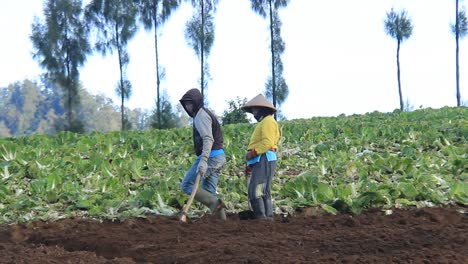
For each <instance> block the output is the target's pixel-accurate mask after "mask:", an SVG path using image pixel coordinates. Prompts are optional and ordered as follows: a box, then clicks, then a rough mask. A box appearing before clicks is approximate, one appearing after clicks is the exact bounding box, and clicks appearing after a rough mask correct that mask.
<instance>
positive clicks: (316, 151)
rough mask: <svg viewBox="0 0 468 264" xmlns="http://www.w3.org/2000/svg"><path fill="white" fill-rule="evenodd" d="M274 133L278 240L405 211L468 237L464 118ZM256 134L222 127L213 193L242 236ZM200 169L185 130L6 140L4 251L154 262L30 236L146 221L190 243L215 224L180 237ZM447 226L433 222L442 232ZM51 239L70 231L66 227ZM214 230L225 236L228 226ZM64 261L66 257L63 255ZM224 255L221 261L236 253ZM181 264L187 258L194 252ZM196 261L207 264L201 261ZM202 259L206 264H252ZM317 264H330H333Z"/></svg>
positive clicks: (363, 118) (379, 116)
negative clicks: (247, 161) (193, 176)
mask: <svg viewBox="0 0 468 264" xmlns="http://www.w3.org/2000/svg"><path fill="white" fill-rule="evenodd" d="M279 127H280V130H281V139H280V143H279V152H278V153H279V160H278V169H277V174H276V176H275V178H274V180H273V187H272V196H273V203H274V210H275V215H276V218H275V219H277V221H275V222H273V223H268V224H267V227H269V228H273V229H275V228H276V227H275V225H280V224H288V223H291V222H294V219H297V217H305V216H308V217H309V218H312V221H314V222H317V223H318V222H321V221H323V219H326V218H327V217H328V218H330V219H333V217H345V219H363V218H362V217H363V216H365V215H367V214H369V213H370V212H375V213H377V214H380V215H382V216H386V215H387V216H388V217H392V216H394V215H400V214H403V212H409V211H408V210H415V209H421V210H430V209H429V208H453V209H454V210H455V211H456V212H457V213H458V216H453V217H451V218H450V219H453V218H456V219H458V220H457V221H460V223H461V224H463V227H462V229H464V230H465V234H466V229H465V228H466V227H467V223H468V221H467V218H466V213H467V205H468V162H467V155H468V142H467V135H468V108H467V107H457V108H450V107H445V108H441V109H421V110H416V111H413V112H400V111H394V112H392V113H380V112H372V113H367V114H364V115H351V116H345V115H341V116H338V117H314V118H310V119H297V120H290V121H280V122H279ZM253 128H254V124H236V125H226V126H223V133H224V143H225V151H226V155H227V164H226V167H225V169H224V171H223V174H222V178H221V179H220V185H219V188H218V193H219V197H220V198H222V199H223V200H224V201H225V202H226V204H227V210H228V213H229V216H230V217H229V218H228V221H227V222H230V221H232V222H234V223H235V224H234V225H235V226H236V227H235V228H234V227H232V228H234V229H236V228H237V229H236V230H237V231H238V232H240V233H242V232H243V231H245V232H247V233H248V232H249V230H244V229H243V228H248V227H242V225H244V224H245V225H246V226H248V225H251V224H252V223H254V222H256V221H252V220H249V221H239V220H238V218H236V215H237V214H238V213H239V212H241V211H243V210H246V209H247V208H248V204H247V199H246V198H247V197H246V186H245V180H244V178H243V176H244V175H243V169H244V154H245V148H246V146H247V143H248V140H249V138H250V135H251V133H252V131H253ZM194 159H195V156H194V154H193V146H192V132H191V129H190V128H178V129H171V130H145V131H125V132H112V133H100V132H93V133H90V134H86V135H80V134H73V133H67V132H63V133H59V134H56V135H33V136H25V137H17V138H1V139H0V224H1V225H2V226H3V227H4V228H3V229H2V230H3V231H2V232H3V233H1V232H0V234H3V235H0V242H1V241H7V240H8V241H10V239H11V240H12V241H15V243H19V242H21V243H29V244H28V247H30V246H31V245H32V244H31V243H33V242H34V243H33V244H34V245H35V247H38V246H39V245H40V246H41V247H45V248H44V250H43V252H45V253H42V254H46V253H47V252H48V250H49V251H50V248H48V246H49V245H55V246H57V245H59V246H60V245H61V246H62V247H61V250H62V251H63V252H67V250H68V252H71V251H73V252H74V253H73V254H75V255H73V256H74V257H73V256H71V255H69V257H71V259H80V256H79V253H77V252H82V251H86V252H93V254H95V255H93V256H95V257H96V259H93V260H90V261H91V262H94V261H95V262H96V263H98V262H99V261H109V259H112V257H113V258H117V257H122V258H123V259H121V260H120V261H123V262H116V263H134V262H132V261H135V262H140V261H150V262H152V261H155V259H152V258H149V259H143V260H142V259H140V260H138V259H137V258H132V257H131V256H130V257H129V255H125V254H124V255H111V254H108V255H106V253H103V252H104V251H99V250H98V246H96V245H95V247H94V248H93V247H90V246H89V245H88V246H87V247H86V246H84V247H83V248H81V247H79V246H71V245H68V247H67V246H66V245H64V244H63V243H64V242H63V241H65V240H66V241H68V240H67V239H64V240H61V241H55V242H53V241H54V240H53V239H49V240H47V239H46V237H45V235H44V234H43V235H42V237H38V236H39V235H38V234H36V235H35V236H34V235H32V234H33V233H34V232H33V231H31V230H33V229H41V228H42V227H44V225H45V224H44V223H47V224H50V225H59V224H58V223H66V221H71V220H70V219H76V220H77V221H79V222H77V223H74V224H73V225H78V223H88V222H86V221H92V222H93V223H94V222H95V223H100V224H103V223H108V224H113V223H131V224H130V225H131V226H132V225H135V226H139V225H142V224H141V221H146V222H145V223H146V224H148V221H150V223H153V225H154V227H155V228H156V229H158V227H157V225H158V224H159V225H162V226H164V223H166V224H167V223H169V222H170V223H172V224H174V225H175V226H176V227H174V229H173V231H174V230H176V231H177V232H179V233H178V235H177V237H179V236H180V237H181V239H182V240H184V234H185V235H187V234H188V233H189V231H188V230H191V229H190V225H197V224H198V225H201V224H202V223H205V222H206V221H208V220H206V219H205V218H204V217H203V216H204V215H206V213H207V211H206V209H205V208H204V207H203V206H200V205H199V204H197V203H195V204H194V205H193V206H192V208H191V210H190V216H191V218H192V220H193V222H192V223H189V224H187V226H189V227H187V226H184V225H182V226H180V225H179V224H178V223H177V221H176V220H174V217H175V216H176V215H177V213H178V212H179V211H180V209H181V207H182V206H183V205H184V203H185V202H186V200H187V198H188V196H187V195H185V194H184V193H183V192H182V191H181V190H180V188H179V184H180V182H181V180H182V178H183V176H184V174H185V172H186V170H187V169H188V168H189V167H190V165H191V163H192V162H193V160H194ZM438 210H439V209H438ZM426 212H429V211H426ZM428 214H430V213H428ZM350 217H351V218H350ZM318 218H320V219H321V220H318ZM142 219H146V220H142ZM150 219H153V220H150ZM156 219H157V220H156ZM161 219H168V220H161ZM171 219H172V220H171ZM289 219H291V220H289ZM314 219H315V220H314ZM379 219H380V218H379ZM382 219H383V218H382ZM428 219H429V218H428ZM441 219H442V220H441ZM441 219H438V220H439V221H440V222H444V221H445V220H444V219H445V218H441ZM309 220H310V219H309ZM436 220H437V219H436ZM80 221H82V222H80ZM158 221H163V223H161V222H158ZM164 221H169V222H164ZM171 221H172V222H171ZM330 221H333V220H330ZM337 221H338V222H339V221H345V222H343V223H344V224H345V227H346V226H348V225H347V223H348V222H346V221H347V220H337ZM353 221H357V222H353V223H351V225H357V224H358V223H360V221H364V220H353ZM379 221H380V220H379ZM382 221H383V220H382ZM436 222H437V221H436ZM447 222H448V223H452V222H450V221H449V220H447ZM40 223H43V224H40ZM138 223H140V224H138ZM243 223H244V224H243ZM452 224H453V223H452ZM209 225H212V224H209ZM226 225H227V226H230V225H231V226H232V225H233V223H231V224H228V223H226ZM127 226H128V225H127ZM262 226H265V225H264V224H263V225H262ZM338 226H339V224H338ZM32 227H34V228H33V229H29V228H32ZM49 228H50V227H49ZM56 228H58V229H60V228H62V229H63V230H65V228H64V227H63V226H62V227H60V226H59V227H56ZM285 228H286V227H285ZM296 228H297V227H296ZM299 228H302V229H304V230H305V229H306V227H305V226H302V227H299ZM458 228H460V226H458ZM18 230H20V231H21V230H23V231H24V230H30V231H27V232H26V231H25V232H19V233H21V234H22V235H20V236H19V237H20V238H15V237H16V236H17V234H18V232H17V231H18ZM184 230H185V231H184ZM215 230H218V231H219V232H220V233H222V232H223V229H222V228H221V227H216V228H215ZM270 231H271V229H270ZM174 232H175V231H174ZM231 232H234V231H232V230H231ZM304 232H305V231H304ZM457 233H459V232H457ZM15 234H16V235H15ZM25 234H29V235H25ZM88 235H89V236H91V235H90V234H88ZM126 236H128V234H127V235H126ZM2 237H5V238H4V239H3V240H2ZM460 239H461V240H460V241H458V244H459V245H461V246H462V247H463V246H464V245H465V246H466V245H467V243H468V242H467V241H468V238H467V237H466V235H462V238H460ZM78 240H79V239H78ZM116 240H117V238H116ZM28 241H29V242H28ZM171 241H172V240H171ZM59 242H60V243H59ZM153 242H154V241H153ZM179 242H180V241H179ZM83 243H84V242H82V244H83ZM132 243H133V242H132ZM135 243H137V242H135ZM172 243H174V241H172ZM460 243H461V244H460ZM0 245H1V243H0ZM135 246H136V245H135ZM270 246H275V247H280V246H281V245H278V244H276V243H275V245H270ZM3 248H4V249H5V248H8V246H6V245H4V246H3ZM175 248H176V247H173V249H174V250H175ZM116 249H117V248H116ZM109 250H110V249H109ZM205 250H208V251H209V249H206V248H205ZM143 251H144V250H143V249H142V248H139V251H135V252H139V253H138V254H135V255H140V256H143V255H141V254H142V253H141V252H143ZM153 251H154V249H153ZM63 252H62V253H60V254H64V255H66V253H63ZM105 252H107V251H105ZM161 252H162V251H161ZM223 252H224V251H223ZM223 252H221V253H219V252H218V254H221V255H223V256H228V255H229V254H230V252H224V253H223ZM305 252H308V251H307V250H306V251H305ZM177 253H180V254H181V252H179V251H175V252H172V253H170V254H169V253H168V254H169V255H171V254H172V256H173V257H174V254H176V255H177ZM192 253H193V252H192ZM231 253H233V252H231ZM234 253H236V252H234ZM57 254H58V253H55V255H53V256H54V257H53V259H54V258H55V257H56V256H57ZM67 254H71V253H67ZM185 254H186V255H184V256H186V257H187V254H188V253H187V252H185ZM200 254H201V253H200ZM236 254H238V253H236ZM246 254H247V253H246ZM317 254H318V253H317ZM461 254H462V259H460V256H458V259H457V258H455V260H468V259H463V257H467V258H468V256H467V255H466V253H461ZM46 255H47V254H46ZM253 255H254V254H252V256H253ZM51 256H52V255H51ZM103 256H104V257H105V258H102V257H103ZM189 256H192V257H194V256H198V257H200V255H196V253H193V255H189ZM296 256H297V254H296ZM125 257H127V258H125ZM205 257H206V258H200V259H205V260H210V259H211V260H212V261H213V262H214V261H215V260H217V261H221V260H222V261H228V262H229V260H231V262H239V263H245V261H246V260H245V259H238V260H236V261H234V259H232V258H231V259H229V258H226V259H221V258H209V257H208V256H205ZM45 259H47V258H45ZM125 259H126V260H127V261H128V262H125V261H124V260H125ZM190 259H191V258H190V257H187V259H186V260H187V261H184V259H183V258H180V259H177V258H175V259H174V258H167V259H160V261H156V262H162V263H175V262H178V263H185V262H190V261H188V260H190ZM291 259H293V258H291ZM16 260H18V259H16ZM98 260H99V261H98ZM114 260H115V261H117V259H114ZM322 260H323V261H321V262H327V261H326V258H324V259H322ZM338 260H340V257H339V256H335V257H334V258H331V259H330V262H334V261H338ZM361 260H364V259H361ZM377 260H378V259H376V261H377ZM386 260H391V258H389V259H386ZM452 260H453V259H452ZM12 262H15V261H14V260H12ZM19 262H21V261H19ZM26 262H27V261H26ZM26 262H24V263H26ZM85 262H87V261H84V262H76V263H85ZM205 262H206V261H205ZM207 262H210V261H207ZM261 262H262V261H261V260H258V261H253V263H261ZM265 262H267V263H268V262H269V261H264V263H265ZM280 262H281V261H280ZM285 262H290V261H285ZM300 262H301V261H298V262H297V263H300ZM305 262H308V261H307V259H306V261H305ZM370 262H373V261H370ZM403 262H404V261H403ZM455 262H456V261H455ZM50 263H55V262H50ZM68 263H75V262H73V261H72V262H68ZM99 263H107V262H99Z"/></svg>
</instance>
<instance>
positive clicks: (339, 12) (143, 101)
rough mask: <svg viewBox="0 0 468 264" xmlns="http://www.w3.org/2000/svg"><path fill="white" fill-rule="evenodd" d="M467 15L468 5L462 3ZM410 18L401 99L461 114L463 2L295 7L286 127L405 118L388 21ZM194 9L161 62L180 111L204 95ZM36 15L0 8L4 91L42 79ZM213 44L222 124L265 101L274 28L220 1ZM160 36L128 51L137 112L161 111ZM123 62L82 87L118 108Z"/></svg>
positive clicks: (184, 11)
mask: <svg viewBox="0 0 468 264" xmlns="http://www.w3.org/2000/svg"><path fill="white" fill-rule="evenodd" d="M460 2H461V4H462V6H464V5H466V3H465V1H460ZM392 7H393V8H395V10H396V11H400V10H402V9H403V8H404V9H405V10H407V11H408V14H409V16H410V18H411V20H412V23H413V25H414V30H413V35H412V36H411V37H410V38H409V39H408V40H406V41H404V42H403V43H402V45H401V50H400V66H401V81H402V90H403V97H404V99H405V100H408V101H409V103H410V104H411V105H413V106H414V107H415V108H419V107H420V106H422V107H424V108H426V107H432V108H439V107H443V106H446V105H448V106H455V105H456V85H455V38H454V36H453V34H452V32H451V28H450V25H451V24H453V23H454V21H455V0H411V1H410V0H355V1H349V0H334V1H318V0H291V1H290V4H289V5H288V7H286V8H283V9H281V11H280V18H281V20H282V22H283V27H282V31H281V34H282V38H283V40H284V41H285V43H286V50H285V53H284V54H283V56H282V60H283V64H284V78H285V79H286V82H287V84H288V86H289V97H288V98H287V100H286V102H285V103H284V104H283V105H282V106H281V109H282V111H283V114H284V115H285V116H286V117H287V118H288V119H294V118H309V117H313V116H336V115H339V114H346V115H350V114H355V113H357V114H362V113H366V112H372V111H381V112H389V111H393V110H394V109H396V108H399V98H398V83H397V68H396V48H397V44H396V40H395V39H392V38H391V37H390V36H388V35H386V33H385V30H384V20H385V17H386V12H388V11H390V9H391V8H392ZM192 12H193V9H192V7H191V5H189V4H183V5H182V6H181V8H180V9H179V10H178V11H177V12H176V13H174V15H173V16H172V17H171V19H170V20H169V21H168V22H167V23H166V24H165V25H164V28H163V30H162V32H161V35H160V43H159V55H160V60H159V62H160V63H161V64H162V66H164V67H165V73H166V78H165V80H163V82H162V83H161V88H162V89H164V90H166V91H167V93H168V95H169V97H170V100H171V102H172V103H173V104H174V105H175V104H177V103H178V100H179V99H180V97H182V95H183V94H184V93H185V92H186V91H187V90H188V89H190V88H193V87H198V84H197V83H198V79H199V68H200V66H199V62H198V58H197V57H196V56H195V53H194V51H193V50H192V49H191V48H190V47H189V46H188V45H187V43H186V40H185V38H184V29H185V23H186V21H187V20H188V19H189V18H190V17H191V15H192ZM34 15H37V16H41V15H42V1H40V0H15V1H13V0H11V1H5V0H4V1H2V2H1V5H0V34H1V36H2V41H1V48H0V87H6V86H7V85H9V84H11V83H14V82H16V81H22V80H24V79H25V78H30V79H37V77H38V76H39V74H40V73H42V72H44V70H43V69H41V68H39V66H38V63H37V62H36V61H34V60H33V59H32V56H31V52H32V44H31V41H30V39H29V35H30V34H31V24H32V22H33V18H34ZM215 30H216V33H215V42H214V46H213V48H212V50H211V54H210V57H209V59H208V63H209V66H210V71H211V77H212V79H211V80H210V82H209V87H208V90H207V91H206V95H207V97H208V102H209V107H210V108H212V109H213V110H214V111H215V113H216V114H218V115H222V113H223V111H224V110H226V109H227V101H228V100H233V99H235V98H236V97H240V98H247V99H251V98H253V97H254V96H256V95H257V94H258V93H262V92H263V91H264V89H265V88H264V87H265V81H266V79H267V77H268V76H269V75H270V74H271V72H270V65H271V62H270V53H269V29H268V24H267V20H266V19H263V18H262V17H260V16H259V15H257V14H256V13H254V12H253V11H252V10H251V8H250V1H249V0H220V1H219V5H218V9H217V13H216V15H215ZM153 40H154V38H153V33H152V32H146V31H144V30H141V31H140V32H139V33H138V34H137V35H136V37H135V38H134V39H133V40H132V41H131V42H130V43H129V45H128V48H129V54H130V64H129V66H128V72H127V73H128V77H129V79H130V81H131V82H132V85H133V94H132V97H131V99H130V100H128V101H127V102H126V105H128V106H129V107H131V108H137V107H139V108H143V109H152V108H154V106H155V97H156V84H155V83H156V81H155V80H156V77H155V75H156V74H155V63H154V60H155V59H154V42H153ZM118 79H119V71H118V63H117V54H116V53H114V54H113V55H108V56H107V57H106V58H104V57H102V56H101V55H100V54H98V53H96V54H94V55H92V56H90V57H89V58H88V60H87V62H86V64H85V65H84V67H83V68H82V69H81V81H82V83H83V85H84V87H85V88H86V89H88V90H89V91H90V92H91V93H93V94H97V93H101V94H104V95H105V96H107V97H110V98H112V99H113V100H114V104H116V105H119V104H120V100H119V99H118V97H117V96H116V95H115V92H114V91H115V86H116V83H117V81H118ZM460 85H461V94H462V100H463V101H465V102H466V101H467V100H468V99H467V98H468V40H467V39H462V40H461V41H460Z"/></svg>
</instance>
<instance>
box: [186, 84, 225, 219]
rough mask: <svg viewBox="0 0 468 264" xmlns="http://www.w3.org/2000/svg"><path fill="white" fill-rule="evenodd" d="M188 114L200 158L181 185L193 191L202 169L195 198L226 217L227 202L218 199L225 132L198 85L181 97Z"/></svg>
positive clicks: (222, 216)
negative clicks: (217, 189)
mask: <svg viewBox="0 0 468 264" xmlns="http://www.w3.org/2000/svg"><path fill="white" fill-rule="evenodd" d="M180 103H181V104H182V106H183V107H184V109H185V111H186V112H187V114H188V115H189V116H190V117H192V118H193V128H192V129H193V144H194V148H195V154H196V155H197V159H196V160H195V162H194V163H193V165H192V166H191V167H190V169H189V170H188V172H187V173H186V174H185V177H184V179H183V180H182V183H181V185H180V186H181V189H182V190H183V191H184V192H185V193H187V194H191V193H192V189H193V185H194V184H195V180H196V178H197V174H198V173H200V174H201V176H202V180H201V182H200V188H198V190H197V192H196V193H195V200H197V201H199V202H200V203H202V204H204V205H206V206H207V207H208V208H210V211H211V213H212V214H216V215H218V216H219V217H220V219H221V220H226V212H225V209H224V208H225V206H224V203H223V202H222V201H221V200H220V199H218V197H217V195H216V188H217V186H218V180H219V176H220V171H221V169H222V168H223V167H224V164H225V163H226V156H225V154H224V150H223V132H222V131H221V126H220V124H219V122H218V119H216V116H215V115H214V114H213V113H211V112H210V111H209V110H208V109H206V108H205V107H204V105H203V96H202V95H201V93H200V91H199V90H198V89H195V88H194V89H190V90H188V91H187V92H186V93H185V94H184V96H182V98H181V99H180Z"/></svg>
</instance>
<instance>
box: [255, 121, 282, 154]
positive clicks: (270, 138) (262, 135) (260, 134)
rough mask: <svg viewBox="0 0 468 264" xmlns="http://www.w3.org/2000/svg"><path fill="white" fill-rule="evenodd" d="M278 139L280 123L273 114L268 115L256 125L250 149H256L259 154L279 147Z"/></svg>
mask: <svg viewBox="0 0 468 264" xmlns="http://www.w3.org/2000/svg"><path fill="white" fill-rule="evenodd" d="M278 140H279V130H278V123H277V122H276V120H275V119H274V118H273V117H272V116H271V115H268V116H266V117H264V118H263V119H262V120H261V121H260V122H259V123H258V124H257V126H256V127H255V129H254V132H253V134H252V137H251V138H250V143H249V147H248V149H250V150H254V149H255V151H257V153H258V154H263V153H265V152H267V151H268V150H272V149H277V148H278Z"/></svg>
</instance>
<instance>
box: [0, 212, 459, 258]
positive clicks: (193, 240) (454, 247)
mask: <svg viewBox="0 0 468 264" xmlns="http://www.w3.org/2000/svg"><path fill="white" fill-rule="evenodd" d="M460 209H462V210H466V208H458V210H460ZM0 263H468V215H467V214H466V213H460V212H458V211H457V209H456V208H424V209H411V210H395V211H394V213H393V214H391V215H388V216H386V215H384V214H383V213H382V211H380V210H373V211H369V212H365V213H363V214H362V215H359V216H351V215H346V214H340V215H336V216H333V215H321V216H317V215H315V214H313V210H305V211H303V212H301V213H299V214H298V215H296V216H294V217H287V218H284V217H281V216H277V217H276V218H275V221H259V220H239V218H238V216H237V215H231V216H229V218H228V220H227V221H226V222H219V221H217V220H213V219H210V218H209V217H208V216H206V217H202V218H201V219H198V220H194V221H191V222H189V223H180V222H179V221H178V220H177V218H174V217H161V216H148V217H147V218H141V219H127V220H125V221H123V222H120V221H114V222H111V221H105V222H98V221H93V220H85V219H64V220H60V221H56V222H33V223H29V224H27V225H10V226H1V227H0Z"/></svg>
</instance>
